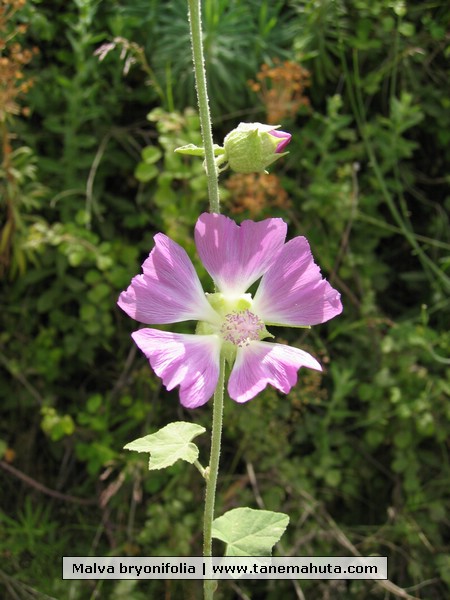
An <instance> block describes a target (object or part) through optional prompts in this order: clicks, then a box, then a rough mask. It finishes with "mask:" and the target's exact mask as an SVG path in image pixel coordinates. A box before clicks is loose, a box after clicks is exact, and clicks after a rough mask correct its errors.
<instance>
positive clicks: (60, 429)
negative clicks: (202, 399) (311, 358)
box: [0, 0, 450, 600]
mask: <svg viewBox="0 0 450 600" xmlns="http://www.w3.org/2000/svg"><path fill="white" fill-rule="evenodd" d="M185 13H186V6H185V2H184V1H182V0H179V1H178V0H177V1H174V2H171V3H165V2H162V1H159V0H153V1H152V0H150V1H149V2H145V3H144V2H141V1H140V0H137V1H136V2H133V3H127V2H122V1H120V0H115V1H113V0H104V1H103V2H102V1H100V0H72V1H70V2H60V1H58V0H53V1H50V0H28V1H27V2H26V4H25V6H24V8H23V9H22V10H20V11H19V12H18V13H17V15H16V17H15V19H16V22H17V24H20V23H26V24H28V26H29V28H28V31H27V33H26V34H25V35H24V36H22V44H23V46H24V47H32V46H38V47H39V49H40V53H39V55H37V56H36V57H35V58H34V59H33V61H32V63H31V64H30V65H29V66H28V67H27V72H26V74H27V75H29V76H32V77H34V79H35V83H34V86H33V88H32V89H31V90H30V92H29V93H28V95H27V96H26V98H25V99H24V101H23V102H24V103H26V104H27V105H28V106H29V108H30V111H31V114H30V117H28V118H22V117H14V118H13V119H11V120H10V121H9V122H8V128H9V130H10V131H11V132H13V133H14V139H13V140H12V145H13V154H12V161H13V167H14V173H15V177H14V179H13V181H12V182H11V180H8V178H7V177H6V174H5V172H4V171H3V172H2V180H1V181H0V193H1V194H2V198H1V199H0V201H2V205H1V206H0V210H1V213H0V214H1V219H2V223H1V226H2V228H3V227H4V224H5V223H6V222H7V218H8V215H7V212H6V208H5V206H6V205H5V203H4V201H5V199H6V197H7V196H9V197H13V198H14V202H15V204H14V210H15V232H14V237H13V247H12V253H11V257H10V261H9V264H8V268H7V270H6V272H5V273H4V275H3V280H2V285H1V289H0V306H1V317H0V318H1V329H0V398H1V405H0V414H1V420H0V455H1V456H2V462H1V463H0V465H1V467H2V468H1V469H0V498H1V507H0V556H1V558H2V560H1V566H0V589H1V587H2V586H3V589H4V593H3V596H2V597H6V598H28V597H33V598H46V597H51V598H58V599H65V598H71V599H74V600H76V599H78V598H80V599H85V598H99V597H100V598H103V597H105V598H112V599H115V600H118V599H120V598H127V599H130V598H131V599H133V600H140V599H141V598H150V597H151V598H153V597H155V598H156V597H165V598H174V599H178V598H180V599H182V598H197V597H199V594H200V591H199V590H200V587H199V586H200V583H199V582H197V583H193V584H192V583H188V582H183V581H159V582H158V581H155V582H151V581H147V582H136V581H122V582H108V583H102V582H70V581H61V570H60V569H61V556H63V555H81V556H83V555H91V554H92V555H99V556H101V555H108V554H110V553H111V554H115V555H130V556H133V555H142V556H145V555H199V554H201V527H200V522H201V518H202V515H201V504H202V497H203V485H202V481H201V480H200V477H199V476H198V473H197V471H196V470H194V469H193V468H191V467H190V466H186V465H185V464H177V465H175V466H174V467H172V468H171V469H169V470H167V471H164V472H152V473H151V474H149V473H148V471H147V468H146V466H147V464H146V463H147V461H146V459H145V457H142V456H139V455H136V456H134V455H133V454H132V453H128V452H124V451H123V450H122V448H123V446H124V445H125V444H126V443H127V442H129V441H131V440H132V439H135V438H137V437H140V436H143V435H146V434H148V433H150V432H153V431H156V430H157V429H158V428H160V427H162V426H164V425H166V424H167V423H168V422H170V421H173V420H176V419H180V420H193V421H195V422H198V423H200V424H202V425H204V426H205V427H206V428H207V429H209V425H210V419H211V406H208V405H207V406H206V407H204V408H202V409H199V410H198V411H195V412H188V411H185V410H183V409H182V408H181V407H180V405H179V403H178V399H177V393H176V392H173V393H168V392H166V391H165V390H164V389H163V388H161V385H160V382H159V380H158V378H156V376H154V374H153V373H152V371H151V369H150V368H149V366H148V363H147V362H146V361H145V359H144V358H143V357H142V356H141V355H140V354H139V352H138V351H136V349H135V348H134V346H133V344H132V341H131V338H130V333H131V331H133V329H135V328H136V324H133V322H131V321H130V319H129V318H127V317H126V316H125V315H124V314H122V313H121V311H120V310H119V309H118V308H117V307H116V300H117V296H118V294H119V293H120V291H121V290H123V289H125V288H126V287H127V285H128V284H129V281H130V279H131V277H132V276H133V275H135V274H137V273H138V272H139V268H140V264H141V262H142V261H143V259H144V258H145V257H146V255H147V254H148V252H149V251H150V249H151V248H152V243H153V240H152V237H153V235H154V234H155V233H156V232H157V231H161V230H162V231H164V232H165V233H167V234H168V235H170V236H171V237H172V238H173V239H175V240H176V241H178V242H179V243H181V244H183V245H184V246H185V247H186V248H187V250H188V252H189V253H190V255H191V256H192V258H193V260H194V261H195V263H196V266H197V267H198V268H199V270H200V272H202V273H203V274H202V279H203V283H204V286H205V289H210V285H211V284H210V282H209V280H208V277H207V276H206V274H205V273H204V272H203V271H201V265H200V264H199V263H198V260H197V259H196V257H195V246H194V243H193V238H192V233H193V227H194V224H195V221H196V218H197V216H198V214H199V213H200V212H202V211H204V210H207V206H208V201H207V193H206V182H205V179H204V176H203V170H202V165H201V161H198V162H195V159H192V160H191V159H188V158H186V157H181V156H179V155H176V154H174V152H173V150H174V148H176V147H177V146H181V145H183V144H187V143H194V144H199V143H200V134H199V124H198V118H197V115H196V113H195V110H194V109H193V108H192V107H193V106H194V87H193V80H192V68H191V64H190V55H189V41H188V29H187V20H186V14H185ZM204 16H205V29H206V35H205V48H206V59H207V69H208V76H209V87H210V93H211V103H212V111H213V115H214V128H215V138H216V140H215V141H216V142H218V143H220V142H221V141H222V139H223V137H224V135H225V134H226V133H227V132H228V131H229V130H230V129H232V128H233V127H234V126H236V125H237V124H238V122H239V121H255V120H261V121H264V118H265V114H264V106H263V105H262V104H261V102H260V100H259V98H258V96H256V95H255V94H253V93H252V92H251V91H250V88H249V87H248V85H247V81H248V80H249V79H254V78H255V76H256V73H257V72H258V70H259V68H260V66H261V64H262V63H263V62H265V61H266V62H271V61H273V60H274V59H275V58H279V59H283V60H284V59H289V60H292V61H297V62H301V64H302V66H303V67H305V68H307V69H309V70H310V72H311V76H312V86H311V88H310V89H308V92H307V94H308V96H309V97H310V100H311V107H310V109H309V110H307V109H302V110H301V111H300V112H299V113H298V114H297V115H295V116H294V117H292V118H287V119H286V120H285V121H284V122H283V123H282V126H283V129H285V130H289V131H291V133H292V134H293V140H292V142H291V144H290V146H289V150H290V154H289V156H288V157H286V159H283V161H282V162H281V161H280V163H277V164H276V166H275V167H274V168H273V169H272V172H274V173H276V174H277V175H279V176H280V177H281V180H282V184H283V186H284V188H285V189H286V190H287V192H288V194H289V198H290V201H291V203H290V206H289V207H286V208H285V209H281V208H277V209H275V210H273V209H270V208H269V207H267V208H263V209H262V210H261V211H260V213H259V214H258V215H256V218H265V217H267V216H282V217H283V218H284V219H285V220H286V221H287V222H288V223H289V235H290V236H291V237H292V236H295V235H306V236H307V237H308V239H309V240H310V242H311V245H312V248H313V253H314V255H315V257H316V260H317V262H318V263H319V264H320V265H321V266H322V270H323V272H324V274H325V275H326V276H327V278H328V279H329V280H330V281H331V282H332V284H333V285H334V286H335V287H336V288H337V289H339V290H340V291H341V293H342V297H343V303H344V312H343V314H342V316H340V317H339V318H337V319H335V320H333V321H331V322H330V323H328V324H326V325H322V326H319V327H316V328H313V329H312V330H311V331H310V332H308V333H300V334H299V333H298V332H293V331H289V330H286V331H281V332H280V337H281V338H283V339H284V340H285V341H287V342H289V343H291V344H294V345H297V346H298V347H302V348H305V349H307V350H308V351H310V352H311V353H312V354H314V355H315V356H317V357H319V358H320V359H321V361H322V363H323V364H324V365H325V367H326V368H325V371H324V374H323V376H319V375H318V374H315V373H312V372H311V373H309V372H306V371H304V372H300V376H299V383H298V385H297V386H296V388H295V389H294V390H293V391H292V393H291V394H289V396H287V397H284V396H282V395H280V394H277V393H276V392H275V391H273V390H266V391H265V392H264V393H262V394H261V395H260V396H259V397H258V398H256V399H254V400H253V401H252V402H250V403H248V404H247V405H244V406H240V405H237V404H235V403H233V402H231V401H227V403H226V408H225V423H226V426H225V432H224V448H223V454H222V459H221V476H220V481H219V497H218V506H217V513H218V514H221V513H223V512H225V511H226V510H228V509H230V508H234V507H236V506H244V505H246V504H247V505H249V506H252V507H255V508H256V507H258V506H259V507H261V508H262V507H264V508H266V509H268V510H275V511H283V512H286V513H288V514H289V515H290V517H291V522H290V526H289V528H288V531H287V534H286V535H285V536H284V538H283V540H282V544H281V546H280V547H279V549H278V551H279V552H280V553H286V554H293V555H319V556H320V555H325V556H326V555H330V556H338V555H342V556H346V555H351V554H352V553H353V552H354V551H357V552H359V553H361V554H362V555H371V554H379V555H387V556H388V557H389V577H390V579H391V580H392V581H393V582H394V583H395V584H396V585H397V586H400V587H401V588H405V589H406V590H407V591H408V593H409V594H410V596H411V597H415V598H423V599H427V600H441V599H443V598H447V597H448V596H449V593H450V575H449V574H450V555H449V507H450V497H449V496H450V494H449V491H450V464H449V462H450V461H449V439H450V435H449V433H450V431H449V429H450V428H449V418H450V404H449V395H450V383H449V380H450V378H449V366H450V359H449V356H450V352H449V349H450V333H449V324H450V319H449V314H450V311H449V291H450V274H449V266H450V254H449V250H450V228H449V216H448V215H449V207H450V197H449V195H448V183H449V176H448V164H449V162H450V161H449V154H450V150H449V141H450V128H449V121H450V111H449V104H450V101H449V85H448V70H446V69H447V68H448V62H447V61H448V57H449V54H450V50H449V38H448V31H447V29H446V28H447V26H448V22H449V17H450V11H449V8H448V7H447V6H446V5H445V3H441V2H433V1H428V0H426V1H424V2H420V3H417V2H410V3H405V2H404V1H403V0H375V1H373V2H368V1H367V0H334V1H333V0H320V1H318V2H309V1H307V0H292V1H291V2H269V1H266V2H264V1H263V2H261V1H256V0H246V1H245V2H238V1H234V0H217V1H215V2H206V3H205V8H204ZM118 37H119V38H123V39H122V41H117V40H116V47H115V48H111V49H110V52H109V53H108V54H107V56H105V58H104V59H103V60H102V61H100V60H99V58H98V56H96V55H94V51H95V50H96V49H97V48H99V46H101V45H102V44H104V43H108V42H111V41H112V40H113V39H114V38H118ZM124 40H125V41H124ZM126 40H128V42H126ZM130 42H133V43H135V44H137V46H130V45H129V43H130ZM127 44H128V45H127ZM140 48H142V49H143V54H139V52H141V50H140ZM144 56H145V61H144V58H143V57H144ZM130 58H131V59H135V60H136V63H135V64H127V60H129V59H130ZM124 64H127V67H130V69H129V72H128V73H127V74H124V73H123V69H124ZM225 177H226V176H225ZM222 181H223V182H224V181H225V178H224V179H222ZM8 186H9V187H8ZM11 186H13V188H14V189H11ZM224 192H225V190H224ZM224 197H225V202H224V212H225V213H226V212H227V211H228V208H227V207H229V206H230V205H231V204H230V203H231V198H230V197H229V193H228V197H227V194H226V192H225V193H224ZM249 216H250V215H249V214H246V213H245V212H244V213H242V214H241V215H239V219H241V218H246V217H247V218H248V217H249ZM252 216H254V215H252ZM181 330H182V329H180V331H181ZM187 330H188V326H186V331H187ZM203 437H204V438H205V439H203ZM198 444H199V446H200V448H201V452H202V458H203V462H204V463H206V461H207V456H208V439H207V436H202V437H201V438H199V439H198ZM27 478H28V479H27ZM30 478H31V479H30ZM43 486H45V487H43ZM220 551H221V548H220V547H219V545H218V546H217V552H218V553H219V552H220ZM300 583H301V587H302V590H303V593H304V595H305V597H306V598H307V599H308V600H311V599H312V600H314V599H321V598H336V599H340V598H342V599H348V598H355V599H359V598H362V597H364V598H367V599H370V598H374V599H375V598H385V599H386V598H395V597H397V596H398V594H399V593H400V592H395V590H394V591H391V592H387V591H386V590H384V589H382V588H380V587H378V586H376V585H373V584H371V583H370V582H368V581H353V582H338V581H320V582H319V581H315V582H314V581H302V582H300ZM27 594H28V595H27ZM281 596H282V597H285V598H294V597H298V596H296V591H295V590H294V588H293V587H292V584H290V583H289V582H287V581H270V582H262V581H261V582H241V583H233V584H232V585H231V584H229V583H228V582H222V583H221V584H220V591H219V593H218V598H219V599H220V598H223V599H228V598H235V597H239V598H253V599H255V600H258V599H268V600H271V599H273V598H279V597H281Z"/></svg>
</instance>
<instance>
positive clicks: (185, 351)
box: [132, 329, 221, 408]
mask: <svg viewBox="0 0 450 600" xmlns="http://www.w3.org/2000/svg"><path fill="white" fill-rule="evenodd" d="M132 338H133V339H134V341H135V342H136V344H137V346H138V347H139V348H140V349H141V350H142V352H143V353H144V354H145V356H146V357H147V358H148V359H149V361H150V364H151V366H152V367H153V370H154V371H155V373H156V374H157V375H158V377H161V379H162V381H163V384H164V385H165V386H166V388H167V389H168V390H173V388H174V387H176V386H177V385H179V386H180V402H181V404H182V405H183V406H186V407H187V408H197V407H198V406H202V405H203V404H205V402H208V400H209V399H210V398H211V396H212V395H213V394H214V390H215V388H216V385H217V381H218V379H219V368H220V348H221V342H220V339H219V337H218V336H216V335H188V334H179V333H171V332H168V331H158V330H157V329H140V330H139V331H135V332H134V333H133V334H132Z"/></svg>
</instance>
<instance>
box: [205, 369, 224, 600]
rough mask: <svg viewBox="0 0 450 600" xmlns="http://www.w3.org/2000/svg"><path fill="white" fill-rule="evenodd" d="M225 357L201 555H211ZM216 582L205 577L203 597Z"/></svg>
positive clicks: (208, 596)
mask: <svg viewBox="0 0 450 600" xmlns="http://www.w3.org/2000/svg"><path fill="white" fill-rule="evenodd" d="M224 377H225V359H224V358H221V359H220V374H219V381H218V382H217V388H216V391H215V393H214V409H213V423H212V435H211V454H210V458H209V472H208V475H207V479H206V482H207V483H206V498H205V513H204V517H203V556H212V535H211V531H212V522H213V519H214V504H215V498H216V485H217V475H218V473H219V459H220V446H221V439H222V417H223V395H224ZM216 586H217V582H216V581H211V580H208V579H205V581H204V586H203V587H204V597H205V600H211V599H212V597H213V595H214V591H215V589H216Z"/></svg>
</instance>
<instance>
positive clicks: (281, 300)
mask: <svg viewBox="0 0 450 600" xmlns="http://www.w3.org/2000/svg"><path fill="white" fill-rule="evenodd" d="M340 298H341V296H340V294H339V292H337V291H336V290H335V289H334V288H332V287H331V285H330V284H329V283H328V281H326V279H323V278H322V275H321V273H320V269H319V267H318V266H317V265H316V264H315V262H314V259H313V256H312V254H311V250H310V248H309V244H308V240H307V239H306V238H304V237H296V238H294V239H293V240H291V241H290V242H288V243H287V244H285V245H284V247H283V249H282V250H281V252H279V253H278V254H277V256H276V259H275V261H274V262H273V264H272V265H271V267H270V269H269V270H268V271H267V272H266V273H265V275H264V276H263V278H262V279H261V283H260V284H259V287H258V290H257V292H256V294H255V298H254V301H253V307H252V310H253V311H254V312H255V313H256V314H257V315H258V316H259V317H260V318H261V319H262V320H263V321H264V322H265V323H268V324H277V325H293V326H297V327H301V326H308V325H317V324H318V323H324V322H325V321H328V320H329V319H332V318H333V317H335V316H336V315H338V314H340V313H341V312H342V304H341V300H340Z"/></svg>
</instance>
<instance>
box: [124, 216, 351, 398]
mask: <svg viewBox="0 0 450 600" xmlns="http://www.w3.org/2000/svg"><path fill="white" fill-rule="evenodd" d="M286 232H287V226H286V223H285V222H284V221H283V220H282V219H266V220H265V221H260V222H258V223H256V222H254V221H244V222H243V223H242V224H241V225H240V226H238V225H237V224H236V223H235V222H234V221H232V220H231V219H229V218H228V217H225V216H223V215H218V214H209V213H204V214H202V215H201V216H200V217H199V219H198V221H197V224H196V227H195V243H196V246H197V251H198V254H199V256H200V258H201V260H202V262H203V264H204V266H205V267H206V269H207V271H208V273H209V274H210V275H211V277H212V279H213V280H214V283H215V286H216V289H217V292H216V293H213V294H205V293H204V292H203V289H202V286H201V284H200V281H199V279H198V276H197V274H196V272H195V269H194V267H193V265H192V262H191V261H190V259H189V257H188V255H187V254H186V252H185V250H184V249H183V248H182V247H181V246H179V245H178V244H176V243H175V242H174V241H172V240H171V239H170V238H168V237H167V236H165V235H164V234H162V233H158V234H157V235H155V238H154V239H155V247H154V249H153V250H152V251H151V253H150V255H149V257H148V258H147V259H146V260H145V262H144V264H143V265H142V268H143V274H142V275H137V276H136V277H134V278H133V280H132V281H131V284H130V286H129V287H128V289H127V290H126V291H125V292H122V293H121V294H120V297H119V301H118V304H119V306H120V307H121V308H122V309H123V310H124V311H125V312H126V313H127V314H128V315H129V316H130V317H132V318H133V319H136V320H137V321H140V322H141V323H145V324H148V325H150V324H159V325H163V324H167V323H176V322H180V321H189V320H192V321H197V322H198V323H197V327H196V332H195V334H192V335H189V334H179V333H170V332H166V331H160V330H157V329H147V328H146V329H140V330H139V331H135V332H134V333H133V334H132V337H133V339H134V341H135V342H136V344H137V345H138V347H139V348H140V349H141V350H142V351H143V352H144V354H145V355H146V356H147V358H148V359H149V361H150V364H151V366H152V367H153V369H154V370H155V372H156V374H157V375H158V376H159V377H161V379H162V381H163V383H164V385H165V386H166V388H167V389H168V390H171V389H173V388H175V387H176V386H180V401H181V404H182V405H183V406H186V407H188V408H196V407H198V406H201V405H203V404H205V403H206V402H207V401H208V400H209V399H210V398H211V396H212V395H213V393H214V390H215V388H216V386H217V381H218V377H219V369H220V356H221V354H222V356H224V357H225V358H226V360H227V362H228V363H229V364H230V366H231V367H232V370H231V374H230V378H229V381H228V393H229V395H230V397H231V398H232V399H233V400H236V402H247V400H250V399H251V398H254V397H255V396H256V395H257V394H258V393H259V392H260V391H261V390H263V389H264V388H265V387H266V386H267V384H270V385H272V386H274V387H275V388H277V389H278V390H280V391H281V392H283V393H285V394H287V393H288V392H289V391H290V389H291V388H292V386H294V385H295V384H296V382H297V371H298V369H299V368H300V367H308V368H310V369H316V370H319V371H320V370H321V366H320V364H319V363H318V362H317V360H316V359H315V358H313V357H312V356H311V355H310V354H308V353H307V352H304V351H303V350H299V349H298V348H292V347H290V346H286V345H283V344H275V343H269V342H265V341H262V340H263V339H265V338H268V337H273V336H272V335H271V334H270V333H269V332H268V331H267V329H266V325H291V326H293V327H309V326H311V325H316V324H318V323H324V322H325V321H328V320H329V319H332V318H333V317H335V316H336V315H338V314H340V313H341V312H342V304H341V301H340V294H339V293H338V292H337V291H336V290H334V289H333V288H332V287H331V286H330V284H329V283H328V282H327V281H326V280H325V279H323V278H322V276H321V274H320V269H319V267H318V266H317V265H316V264H315V263H314V259H313V257H312V255H311V251H310V248H309V244H308V241H307V240H306V238H304V237H296V238H294V239H293V240H291V241H289V242H287V243H285V238H286ZM260 278H261V281H260V283H259V286H258V289H257V291H256V293H255V295H254V297H252V296H251V294H249V293H247V290H248V289H249V287H250V286H251V285H252V284H254V283H255V282H256V281H258V279H260Z"/></svg>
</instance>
